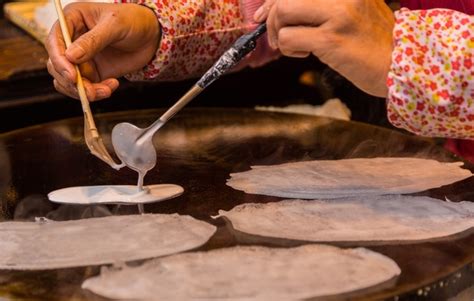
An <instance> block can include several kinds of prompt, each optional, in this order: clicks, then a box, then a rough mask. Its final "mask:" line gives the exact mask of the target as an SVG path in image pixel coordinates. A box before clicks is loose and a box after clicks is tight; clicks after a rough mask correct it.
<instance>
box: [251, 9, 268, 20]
mask: <svg viewBox="0 0 474 301" xmlns="http://www.w3.org/2000/svg"><path fill="white" fill-rule="evenodd" d="M264 12H265V9H264V7H263V5H262V6H260V7H259V9H257V11H256V12H255V14H254V15H253V19H254V20H255V22H262V21H263V20H262V19H263V13H264Z"/></svg>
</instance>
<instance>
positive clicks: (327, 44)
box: [254, 0, 395, 97]
mask: <svg viewBox="0 0 474 301" xmlns="http://www.w3.org/2000/svg"><path fill="white" fill-rule="evenodd" d="M254 19H255V21H256V22H263V21H264V20H265V19H266V20H267V27H268V38H269V43H270V46H272V47H273V48H278V49H279V50H280V52H281V53H282V54H284V55H287V56H292V57H306V56H308V55H309V54H313V55H315V56H317V57H318V58H319V59H320V60H321V61H322V62H323V63H325V64H327V65H328V66H330V67H331V68H333V69H334V70H336V71H337V72H339V73H340V74H341V75H342V76H344V77H346V78H347V79H348V80H350V81H351V82H352V83H354V84H355V85H356V86H357V87H359V88H360V89H362V90H364V91H365V92H367V93H369V94H372V95H376V96H381V97H386V96H387V87H386V79H387V75H388V71H389V69H390V64H391V54H392V50H393V46H392V43H393V42H392V31H393V28H394V25H395V19H394V16H393V13H392V11H391V10H390V8H389V7H388V6H387V5H386V4H385V3H384V1H383V0H344V1H326V0H267V1H266V2H265V4H264V5H263V6H262V7H261V9H259V10H257V12H256V13H255V16H254Z"/></svg>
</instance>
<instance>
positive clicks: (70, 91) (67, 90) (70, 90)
mask: <svg viewBox="0 0 474 301" xmlns="http://www.w3.org/2000/svg"><path fill="white" fill-rule="evenodd" d="M53 84H54V88H55V89H56V90H57V91H58V92H59V93H61V94H64V95H66V96H69V97H71V98H74V99H79V94H78V93H77V90H75V88H74V87H70V86H63V85H62V84H61V83H60V82H59V81H58V80H56V79H55V80H53Z"/></svg>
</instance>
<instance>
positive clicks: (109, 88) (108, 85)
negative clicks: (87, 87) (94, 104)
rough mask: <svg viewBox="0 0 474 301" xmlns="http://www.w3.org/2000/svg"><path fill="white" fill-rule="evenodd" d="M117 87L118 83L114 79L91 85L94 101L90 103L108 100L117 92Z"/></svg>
mask: <svg viewBox="0 0 474 301" xmlns="http://www.w3.org/2000/svg"><path fill="white" fill-rule="evenodd" d="M118 86H119V82H118V80H117V79H115V78H109V79H106V80H104V81H102V82H100V83H96V84H92V88H93V89H94V90H95V99H94V100H92V101H97V100H102V99H105V98H109V97H110V96H112V93H113V92H114V91H115V90H117V88H118Z"/></svg>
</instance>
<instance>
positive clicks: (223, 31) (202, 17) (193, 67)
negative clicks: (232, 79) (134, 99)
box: [119, 0, 275, 81]
mask: <svg viewBox="0 0 474 301" xmlns="http://www.w3.org/2000/svg"><path fill="white" fill-rule="evenodd" d="M119 1H120V0H119ZM121 1H122V2H129V3H130V2H132V3H137V4H143V5H146V6H148V7H149V8H151V9H152V10H153V11H154V12H155V14H156V15H157V17H158V21H159V22H160V25H161V32H162V34H161V41H160V45H159V48H158V51H157V53H156V55H155V57H154V59H153V60H152V61H151V62H150V63H149V64H148V65H147V66H145V67H144V68H143V70H140V71H137V72H135V73H133V74H129V75H128V76H127V78H128V79H130V80H160V81H175V80H182V79H187V78H192V77H198V76H200V75H202V74H203V73H204V72H205V71H206V70H207V69H208V68H209V67H210V66H212V64H213V63H214V62H215V61H216V59H217V58H218V57H219V56H220V55H221V54H222V53H224V51H225V50H227V48H228V47H229V46H230V45H231V44H232V43H233V42H234V41H235V40H236V39H237V38H238V37H239V36H241V35H242V34H244V33H245V32H248V31H249V30H251V29H253V28H254V27H255V26H256V24H254V23H253V22H252V20H253V13H254V12H255V11H256V10H257V9H258V8H259V7H260V5H261V4H263V2H264V0H121ZM261 40H262V41H266V39H261ZM259 43H260V44H262V42H260V41H259ZM273 57H275V52H274V51H271V50H270V48H269V47H266V45H259V47H258V48H257V51H255V53H253V54H252V55H251V57H249V58H248V59H247V61H246V62H245V63H244V64H243V65H241V66H239V67H242V66H246V65H251V66H258V65H260V64H262V63H264V62H265V61H267V60H271V59H272V58H273Z"/></svg>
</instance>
